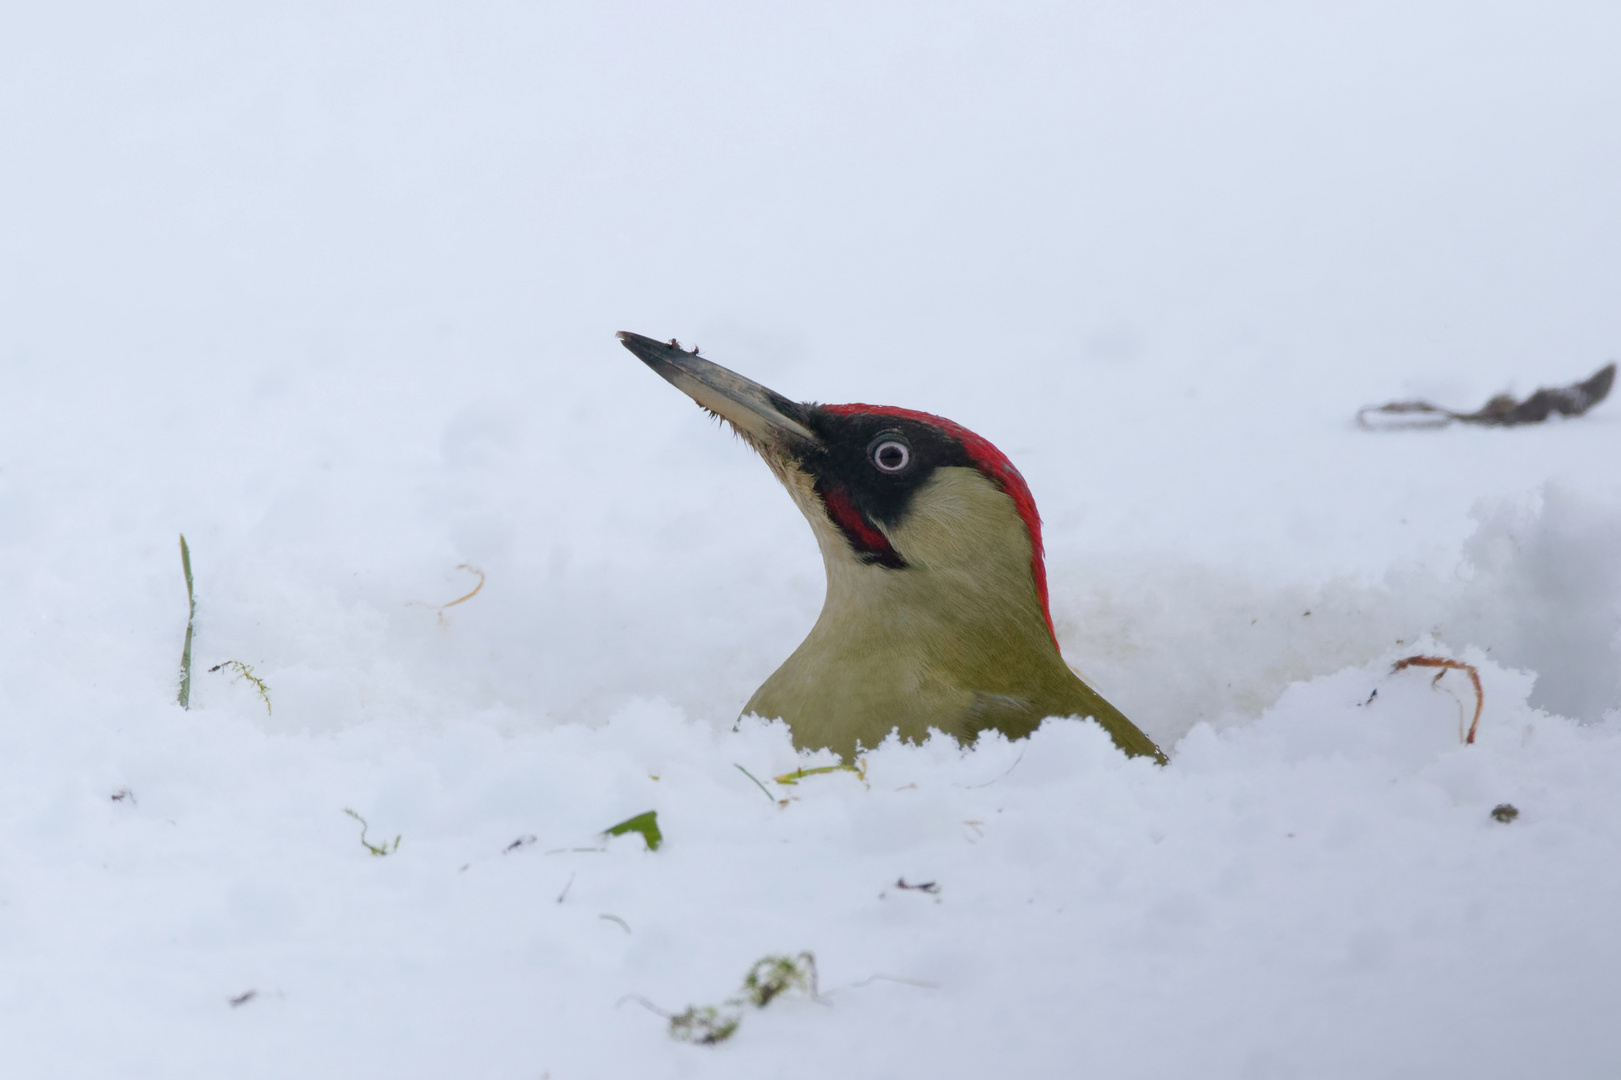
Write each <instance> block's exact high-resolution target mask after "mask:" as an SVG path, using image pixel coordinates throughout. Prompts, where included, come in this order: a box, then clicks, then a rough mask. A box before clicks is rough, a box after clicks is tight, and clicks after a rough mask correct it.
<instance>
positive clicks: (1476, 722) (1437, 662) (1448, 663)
mask: <svg viewBox="0 0 1621 1080" xmlns="http://www.w3.org/2000/svg"><path fill="white" fill-rule="evenodd" d="M1410 667H1428V668H1440V669H1441V670H1439V671H1437V672H1436V673H1435V678H1433V679H1431V680H1430V685H1431V686H1432V687H1439V686H1440V683H1441V678H1442V676H1444V675H1445V674H1446V673H1447V672H1449V671H1462V672H1466V673H1467V674H1468V676H1469V681H1470V682H1471V683H1473V684H1474V687H1475V717H1474V719H1473V720H1471V721H1469V730H1468V732H1467V733H1465V731H1464V728H1463V713H1462V708H1463V706H1462V705H1461V704H1460V705H1459V706H1458V708H1459V713H1458V738H1459V739H1460V740H1462V742H1463V743H1464V745H1466V746H1467V745H1470V744H1472V743H1473V742H1474V741H1475V729H1476V728H1478V727H1479V726H1480V710H1481V709H1482V708H1484V707H1485V704H1486V692H1485V691H1484V690H1482V689H1481V688H1480V672H1479V671H1478V670H1476V668H1475V665H1473V664H1466V663H1464V662H1463V661H1462V660H1448V659H1447V658H1446V657H1444V656H1405V657H1403V658H1402V659H1400V660H1397V661H1396V662H1395V663H1394V664H1392V665H1391V668H1390V673H1391V674H1392V675H1394V674H1395V673H1396V672H1398V671H1402V670H1405V669H1406V668H1410ZM1368 700H1369V701H1372V700H1373V698H1371V697H1370V698H1368Z"/></svg>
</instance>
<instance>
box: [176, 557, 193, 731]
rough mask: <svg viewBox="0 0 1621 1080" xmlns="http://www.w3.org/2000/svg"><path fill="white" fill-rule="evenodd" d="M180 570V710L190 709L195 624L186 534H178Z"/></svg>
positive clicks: (178, 699)
mask: <svg viewBox="0 0 1621 1080" xmlns="http://www.w3.org/2000/svg"><path fill="white" fill-rule="evenodd" d="M180 569H181V570H182V571H183V572H184V573H185V575H186V644H185V647H184V648H182V649H181V650H180V693H179V694H178V695H177V696H176V698H175V700H176V701H178V702H179V703H180V707H181V708H182V709H189V708H191V635H192V626H193V625H194V624H195V623H196V622H197V593H196V590H194V589H193V588H192V585H191V548H189V547H187V546H186V534H185V533H181V534H180Z"/></svg>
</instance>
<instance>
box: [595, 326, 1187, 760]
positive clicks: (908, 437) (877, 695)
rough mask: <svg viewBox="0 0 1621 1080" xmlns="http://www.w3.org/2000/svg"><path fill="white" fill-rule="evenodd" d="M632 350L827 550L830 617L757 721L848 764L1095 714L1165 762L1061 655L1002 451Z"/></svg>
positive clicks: (894, 415)
mask: <svg viewBox="0 0 1621 1080" xmlns="http://www.w3.org/2000/svg"><path fill="white" fill-rule="evenodd" d="M619 338H620V341H621V342H623V343H624V345H625V347H626V348H628V349H629V350H630V351H631V352H632V353H634V354H635V355H636V356H637V357H639V358H640V359H641V360H642V361H643V362H645V363H646V364H647V366H648V367H650V368H652V369H653V370H654V371H656V372H658V373H659V374H660V375H661V376H663V377H664V378H665V379H666V380H668V381H669V382H670V383H672V384H673V385H675V386H676V387H677V388H678V389H680V390H681V391H683V392H684V393H686V394H687V395H688V396H689V397H691V398H692V399H693V400H694V401H696V402H697V403H698V404H699V405H700V406H702V407H703V408H704V409H706V410H708V411H709V412H711V413H713V414H714V415H716V416H718V417H720V418H722V419H723V420H725V421H727V422H728V423H729V424H731V426H732V428H733V429H734V430H735V431H736V432H737V433H738V435H739V436H741V437H742V438H743V439H744V441H746V442H747V443H748V444H749V445H750V446H752V447H753V448H754V449H755V450H756V451H757V452H758V453H759V454H760V456H761V457H762V458H763V459H764V460H765V462H766V464H767V465H769V466H770V468H771V470H772V471H773V472H774V473H776V475H777V477H778V478H779V479H781V480H782V482H783V484H784V486H785V487H786V488H787V489H788V492H789V494H790V495H791V496H792V497H793V499H794V501H795V502H796V503H797V504H798V505H799V508H800V510H801V511H802V512H803V513H804V515H805V518H806V520H807V521H809V522H810V525H811V529H812V531H813V532H814V533H815V535H816V539H817V543H818V545H819V546H820V548H821V551H822V558H823V563H824V565H825V566H826V568H827V577H828V595H827V600H826V603H825V604H824V607H823V611H822V615H821V617H820V618H819V619H818V620H817V624H816V626H815V628H814V629H813V630H812V631H811V634H810V636H809V637H808V638H806V640H805V642H804V644H802V645H801V646H800V647H799V649H798V650H796V651H795V653H794V655H793V656H791V657H790V658H789V660H788V661H787V662H786V663H785V664H783V666H782V667H781V668H780V669H778V671H777V672H776V673H775V674H774V675H772V677H771V678H770V679H768V680H767V681H766V683H765V685H763V686H762V687H761V688H760V690H759V691H758V692H756V694H755V695H754V697H753V699H751V700H750V702H749V704H748V706H747V707H746V710H745V711H746V712H752V713H757V714H759V715H762V716H767V717H779V716H780V717H782V718H783V719H785V720H787V721H788V724H789V727H790V728H791V729H792V730H793V732H794V737H795V740H796V742H798V743H799V744H800V745H801V746H813V747H819V746H831V747H832V748H833V749H835V750H838V751H840V752H841V753H853V752H854V751H855V749H856V747H857V744H861V745H865V746H868V747H872V746H875V745H876V744H877V743H878V742H879V741H881V740H882V739H883V737H884V736H885V735H887V734H888V733H889V732H890V730H891V729H893V728H898V729H899V730H900V734H901V735H902V736H903V737H912V738H918V737H922V736H923V735H924V734H926V732H927V730H928V729H929V728H930V727H934V728H938V729H940V730H942V731H945V732H947V733H949V734H952V735H956V736H957V737H958V738H960V739H964V740H968V739H972V738H973V737H974V736H975V735H976V734H977V733H978V732H979V731H980V730H983V729H985V728H987V727H994V728H997V729H999V730H1001V731H1003V732H1005V733H1007V734H1008V735H1010V736H1018V735H1023V734H1027V733H1028V732H1029V731H1030V730H1033V729H1034V727H1035V726H1036V725H1037V724H1039V723H1040V721H1041V719H1042V718H1043V717H1045V716H1048V715H1070V714H1079V715H1092V716H1096V717H1097V718H1098V720H1099V722H1100V723H1103V725H1104V726H1105V727H1106V728H1108V729H1109V730H1110V732H1111V734H1113V735H1114V737H1115V741H1116V742H1117V743H1119V744H1120V745H1121V746H1122V748H1123V749H1126V750H1127V751H1128V752H1131V753H1146V754H1152V755H1154V756H1158V757H1161V758H1162V755H1160V754H1159V751H1158V748H1157V747H1154V746H1153V743H1152V742H1150V741H1149V740H1148V739H1147V738H1146V737H1145V736H1143V735H1142V733H1141V732H1140V731H1138V730H1137V729H1136V728H1135V727H1134V726H1132V725H1131V723H1130V721H1128V720H1126V719H1125V717H1123V716H1120V714H1119V713H1118V712H1117V711H1116V710H1114V708H1113V707H1112V706H1110V705H1109V704H1108V703H1107V702H1105V701H1103V699H1102V698H1101V697H1098V696H1097V694H1096V693H1095V692H1093V691H1092V690H1091V689H1090V688H1089V687H1087V686H1086V685H1085V684H1084V683H1082V682H1081V681H1080V680H1079V679H1078V678H1077V677H1076V676H1075V675H1074V674H1073V673H1072V672H1071V671H1070V670H1069V669H1068V667H1067V666H1066V665H1065V664H1064V662H1063V660H1062V659H1061V658H1060V656H1059V652H1058V643H1057V639H1056V637H1055V636H1054V634H1053V627H1052V616H1051V614H1050V613H1049V610H1048V603H1047V575H1046V570H1045V566H1044V564H1043V560H1042V546H1041V520H1040V518H1039V517H1038V516H1037V514H1036V505H1035V499H1034V498H1033V497H1032V496H1031V494H1030V489H1029V487H1028V486H1027V485H1026V484H1025V481H1024V478H1023V477H1022V476H1020V475H1019V471H1018V470H1017V469H1016V468H1014V467H1013V463H1012V462H1010V461H1009V460H1008V459H1007V457H1006V456H1005V455H1003V454H1002V452H1001V451H999V450H998V449H996V447H995V446H993V445H991V443H990V442H989V441H987V440H985V439H983V438H981V437H980V436H978V435H976V434H974V433H973V432H971V431H969V430H968V429H967V428H964V427H962V426H960V425H958V424H955V423H953V422H951V421H950V420H946V419H943V418H941V417H938V416H933V415H930V414H928V413H924V412H916V411H913V410H911V409H900V408H894V407H891V406H884V405H817V404H806V403H800V402H795V401H790V400H789V399H787V398H785V397H783V396H782V395H781V394H778V393H776V392H774V391H772V390H769V389H767V388H766V387H764V386H761V385H760V384H759V383H756V382H753V381H752V380H749V379H746V378H744V377H743V376H741V375H738V374H737V373H736V372H733V371H730V370H728V369H726V368H724V367H721V366H720V365H718V364H715V363H712V362H711V361H709V360H706V359H704V358H703V357H701V356H699V355H698V353H697V350H696V349H694V350H693V351H691V352H688V351H686V350H683V349H682V348H681V347H680V346H679V345H678V344H677V343H676V342H674V341H671V342H669V343H665V342H661V341H655V340H653V339H652V338H647V337H643V336H641V335H640V334H632V333H621V334H620V335H619ZM1122 725H1123V727H1122Z"/></svg>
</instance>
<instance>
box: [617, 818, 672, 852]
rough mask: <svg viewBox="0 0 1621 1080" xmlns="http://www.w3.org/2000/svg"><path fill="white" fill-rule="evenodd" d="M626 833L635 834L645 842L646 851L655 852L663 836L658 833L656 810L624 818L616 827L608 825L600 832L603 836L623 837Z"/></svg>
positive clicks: (662, 840)
mask: <svg viewBox="0 0 1621 1080" xmlns="http://www.w3.org/2000/svg"><path fill="white" fill-rule="evenodd" d="M626 833H637V834H639V835H640V836H641V838H642V839H643V840H645V841H647V850H648V851H657V850H658V849H659V845H660V844H662V843H664V834H663V833H662V832H660V831H659V815H658V811H657V810H649V811H647V812H646V813H643V814H637V815H636V816H635V817H629V818H626V819H625V820H624V821H621V822H620V823H619V824H617V825H610V826H608V828H606V829H604V830H603V831H602V835H603V836H624V835H625V834H626Z"/></svg>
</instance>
